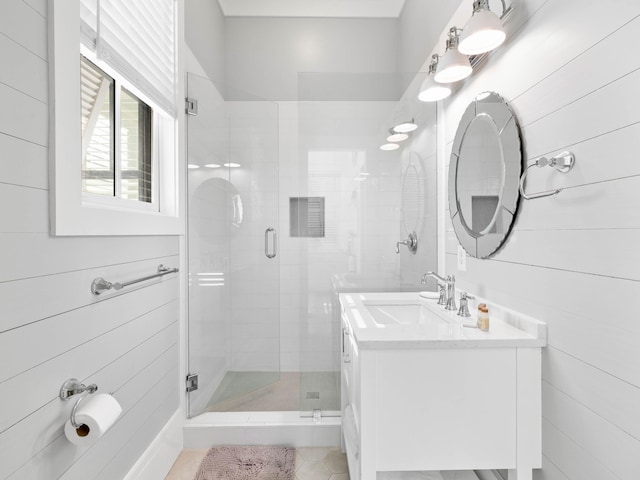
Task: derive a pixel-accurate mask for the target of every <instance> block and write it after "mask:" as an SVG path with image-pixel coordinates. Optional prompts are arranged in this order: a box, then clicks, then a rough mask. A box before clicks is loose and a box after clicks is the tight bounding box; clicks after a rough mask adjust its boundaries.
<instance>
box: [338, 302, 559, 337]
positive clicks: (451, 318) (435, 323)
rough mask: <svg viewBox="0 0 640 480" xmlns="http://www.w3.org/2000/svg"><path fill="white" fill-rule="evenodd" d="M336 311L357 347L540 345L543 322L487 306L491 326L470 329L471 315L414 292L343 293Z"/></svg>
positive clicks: (474, 314) (474, 318)
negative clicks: (338, 310) (344, 319)
mask: <svg viewBox="0 0 640 480" xmlns="http://www.w3.org/2000/svg"><path fill="white" fill-rule="evenodd" d="M340 308H341V313H342V315H344V316H346V318H347V320H348V322H349V325H350V326H351V330H352V333H353V336H354V338H355V340H356V343H357V345H358V347H359V348H362V349H376V350H377V349H425V348H496V347H544V346H546V344H547V330H546V324H545V323H543V322H540V321H538V320H536V319H533V318H531V317H528V316H526V315H522V314H520V313H517V312H514V311H512V310H509V309H506V308H503V307H500V306H498V305H493V304H489V315H490V328H489V331H488V332H483V331H482V330H479V329H478V328H469V327H466V326H464V325H471V326H475V324H476V309H475V308H472V306H470V308H469V310H470V313H471V316H470V317H466V318H465V317H459V316H458V315H457V314H456V313H457V312H456V311H448V310H445V309H444V308H443V307H442V306H441V305H438V304H437V301H436V300H431V299H426V298H423V297H420V296H419V295H418V293H417V292H383V293H379V292H372V293H342V294H340Z"/></svg>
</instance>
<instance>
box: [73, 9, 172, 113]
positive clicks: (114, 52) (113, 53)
mask: <svg viewBox="0 0 640 480" xmlns="http://www.w3.org/2000/svg"><path fill="white" fill-rule="evenodd" d="M175 12H176V6H175V0H136V1H135V2H132V1H130V0H80V19H81V22H80V23H81V25H80V40H81V41H82V43H83V44H84V45H86V46H87V47H88V48H90V49H91V50H93V51H94V52H96V55H97V57H98V58H99V59H101V60H102V61H104V62H105V63H107V64H108V65H110V66H111V67H112V68H114V69H115V70H116V71H117V72H118V73H120V74H121V75H122V76H124V77H125V78H126V79H127V80H128V81H130V82H131V83H132V84H133V85H135V86H136V87H137V88H138V89H140V90H141V91H142V92H144V94H145V95H147V96H149V98H150V99H151V100H153V101H154V102H156V103H157V104H158V105H159V106H160V107H162V109H164V110H166V111H167V113H169V114H171V115H173V116H175V114H176V105H175V88H176V66H175V65H176V61H175V56H176V46H175V45H176V41H175V37H176V33H175V23H176V21H175V16H176V13H175Z"/></svg>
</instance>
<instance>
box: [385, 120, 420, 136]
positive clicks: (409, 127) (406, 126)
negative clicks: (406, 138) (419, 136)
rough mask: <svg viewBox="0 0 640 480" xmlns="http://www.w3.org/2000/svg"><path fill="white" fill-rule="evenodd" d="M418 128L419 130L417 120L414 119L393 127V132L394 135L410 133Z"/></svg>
mask: <svg viewBox="0 0 640 480" xmlns="http://www.w3.org/2000/svg"><path fill="white" fill-rule="evenodd" d="M416 128H418V125H417V124H416V122H415V120H414V119H413V118H412V119H411V120H410V121H408V122H402V123H399V124H398V125H396V126H395V127H393V128H392V129H391V130H392V131H393V133H409V132H413V131H414V130H415V129H416Z"/></svg>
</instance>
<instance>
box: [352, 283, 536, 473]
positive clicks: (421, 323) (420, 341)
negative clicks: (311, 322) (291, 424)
mask: <svg viewBox="0 0 640 480" xmlns="http://www.w3.org/2000/svg"><path fill="white" fill-rule="evenodd" d="M340 308H341V316H342V409H343V441H344V448H345V451H346V453H347V459H348V463H349V471H350V476H351V477H350V478H351V479H352V480H375V479H376V475H377V472H389V471H393V472H396V471H428V470H441V471H443V470H486V469H508V470H509V478H510V480H511V479H515V480H525V479H527V480H530V479H531V478H532V469H533V468H540V467H541V349H542V347H544V346H545V345H546V326H545V324H544V323H542V322H539V321H537V320H535V319H532V318H530V317H526V316H524V315H520V314H517V313H515V312H513V311H510V310H507V309H503V308H500V307H498V306H494V305H490V315H491V327H490V330H489V331H488V332H483V331H481V330H479V329H477V328H472V327H470V326H471V325H475V320H476V316H475V315H476V314H475V312H474V311H472V313H471V315H472V316H471V317H468V318H463V317H459V316H457V315H456V312H455V311H447V310H444V309H443V308H442V306H440V305H437V301H436V300H435V299H427V298H423V297H421V296H419V294H418V293H417V292H410V293H407V292H397V293H343V294H341V295H340ZM472 310H473V309H472ZM465 325H469V326H465Z"/></svg>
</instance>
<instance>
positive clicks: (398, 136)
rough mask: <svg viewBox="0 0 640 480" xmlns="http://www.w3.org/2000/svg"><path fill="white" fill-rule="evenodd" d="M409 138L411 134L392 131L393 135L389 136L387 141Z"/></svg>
mask: <svg viewBox="0 0 640 480" xmlns="http://www.w3.org/2000/svg"><path fill="white" fill-rule="evenodd" d="M407 138H409V135H407V134H406V133H391V135H389V136H388V137H387V142H403V141H405V140H406V139H407Z"/></svg>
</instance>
